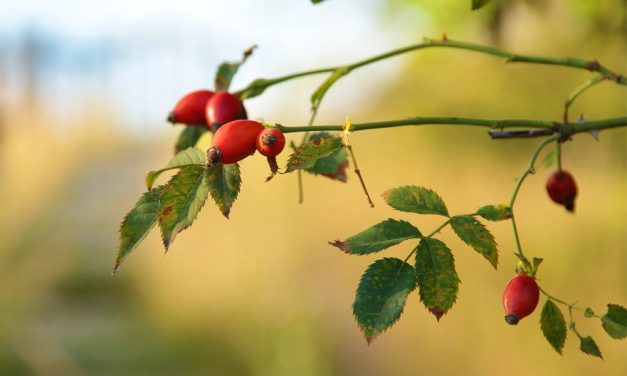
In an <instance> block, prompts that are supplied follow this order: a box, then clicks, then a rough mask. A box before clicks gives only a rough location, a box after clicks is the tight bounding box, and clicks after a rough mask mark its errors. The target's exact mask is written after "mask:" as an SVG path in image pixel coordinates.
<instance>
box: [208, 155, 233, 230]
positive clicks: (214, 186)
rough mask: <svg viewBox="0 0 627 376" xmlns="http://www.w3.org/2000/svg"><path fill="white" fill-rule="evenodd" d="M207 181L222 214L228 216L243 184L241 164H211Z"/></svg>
mask: <svg viewBox="0 0 627 376" xmlns="http://www.w3.org/2000/svg"><path fill="white" fill-rule="evenodd" d="M207 181H208V184H209V193H211V197H212V198H213V201H215V203H216V205H218V208H219V209H220V211H221V212H222V214H223V215H224V216H225V217H226V218H228V217H229V214H230V213H231V207H232V206H233V203H234V202H235V200H236V199H237V195H238V194H239V190H240V187H241V185H242V178H241V177H240V172H239V165H238V164H237V163H233V164H227V165H223V164H218V165H215V166H211V167H209V168H208V169H207Z"/></svg>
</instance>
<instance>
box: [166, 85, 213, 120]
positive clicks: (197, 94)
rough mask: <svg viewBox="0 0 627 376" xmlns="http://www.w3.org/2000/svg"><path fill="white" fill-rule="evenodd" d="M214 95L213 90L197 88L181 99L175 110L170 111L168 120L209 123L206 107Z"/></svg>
mask: <svg viewBox="0 0 627 376" xmlns="http://www.w3.org/2000/svg"><path fill="white" fill-rule="evenodd" d="M212 96H213V92H212V91H209V90H197V91H193V92H191V93H188V94H186V95H185V96H183V98H181V99H179V101H178V102H177V103H176V106H174V110H172V111H170V114H169V115H168V121H169V122H170V123H172V124H176V123H181V124H187V125H207V118H206V116H205V108H206V107H207V102H209V99H211V97H212Z"/></svg>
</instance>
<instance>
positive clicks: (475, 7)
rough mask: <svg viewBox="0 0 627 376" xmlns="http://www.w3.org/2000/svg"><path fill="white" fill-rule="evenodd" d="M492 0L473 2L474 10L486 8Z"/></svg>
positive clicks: (474, 0) (475, 0) (473, 0)
mask: <svg viewBox="0 0 627 376" xmlns="http://www.w3.org/2000/svg"><path fill="white" fill-rule="evenodd" d="M489 2H490V0H472V10H477V9H480V8H482V7H484V6H485V5H486V4H487V3H489Z"/></svg>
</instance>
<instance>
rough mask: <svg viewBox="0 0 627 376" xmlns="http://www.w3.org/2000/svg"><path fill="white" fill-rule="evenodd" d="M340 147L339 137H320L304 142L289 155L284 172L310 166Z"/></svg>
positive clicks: (304, 168)
mask: <svg viewBox="0 0 627 376" xmlns="http://www.w3.org/2000/svg"><path fill="white" fill-rule="evenodd" d="M341 148H342V140H340V138H339V137H322V138H318V139H316V140H312V141H308V142H305V143H304V144H302V145H301V146H299V147H297V148H296V150H295V151H294V153H293V154H292V155H290V157H289V159H288V161H287V167H286V168H285V172H292V171H295V170H306V169H308V168H312V167H313V166H315V164H316V162H317V161H318V160H319V159H320V158H324V157H326V156H329V155H331V153H333V152H335V151H337V150H339V149H341Z"/></svg>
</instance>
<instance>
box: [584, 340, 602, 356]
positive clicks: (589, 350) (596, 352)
mask: <svg viewBox="0 0 627 376" xmlns="http://www.w3.org/2000/svg"><path fill="white" fill-rule="evenodd" d="M579 350H581V351H582V352H584V353H586V354H588V355H592V356H596V357H598V358H601V359H603V355H601V350H600V349H599V346H597V344H596V342H594V340H593V339H592V337H590V336H587V337H581V336H580V337H579Z"/></svg>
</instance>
